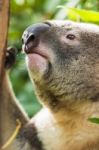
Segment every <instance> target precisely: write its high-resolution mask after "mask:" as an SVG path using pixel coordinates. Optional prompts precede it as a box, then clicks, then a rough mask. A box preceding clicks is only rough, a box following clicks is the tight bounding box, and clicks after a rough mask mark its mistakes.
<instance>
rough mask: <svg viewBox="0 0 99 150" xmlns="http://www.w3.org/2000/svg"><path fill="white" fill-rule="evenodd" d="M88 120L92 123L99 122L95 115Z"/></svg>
mask: <svg viewBox="0 0 99 150" xmlns="http://www.w3.org/2000/svg"><path fill="white" fill-rule="evenodd" d="M88 120H89V121H90V122H92V123H96V124H99V118H96V117H94V118H89V119H88Z"/></svg>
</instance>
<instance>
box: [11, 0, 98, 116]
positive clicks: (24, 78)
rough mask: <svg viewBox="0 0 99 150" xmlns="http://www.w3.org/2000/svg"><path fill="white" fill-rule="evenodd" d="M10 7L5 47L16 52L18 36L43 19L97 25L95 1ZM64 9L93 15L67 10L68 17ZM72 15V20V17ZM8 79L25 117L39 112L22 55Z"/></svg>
mask: <svg viewBox="0 0 99 150" xmlns="http://www.w3.org/2000/svg"><path fill="white" fill-rule="evenodd" d="M10 4H11V5H10V25H9V35H8V45H9V46H15V47H17V48H18V49H19V50H21V45H22V43H21V36H22V33H23V31H24V29H25V28H26V27H28V26H29V25H30V24H33V23H37V22H42V21H43V20H46V19H66V18H70V19H73V20H76V21H78V20H79V21H86V22H94V23H97V24H99V13H98V11H99V0H10ZM59 5H63V6H65V5H66V8H65V9H58V8H57V6H59ZM67 7H68V8H69V7H72V8H73V7H74V8H78V10H79V9H86V10H90V11H95V12H96V13H95V14H94V12H90V11H89V12H88V14H87V13H86V12H84V11H81V12H79V11H77V10H71V9H69V13H68V12H67V10H66V9H67ZM74 11H75V13H74ZM73 14H75V16H72V15H73ZM86 15H87V16H86ZM89 16H91V18H90V17H89ZM75 17H76V18H75ZM89 18H90V20H89ZM94 19H95V20H94ZM10 77H11V81H12V84H13V88H14V91H15V94H16V96H17V98H18V99H19V101H20V103H21V104H22V105H23V107H24V109H25V110H26V112H27V113H28V115H29V116H30V117H32V116H33V115H34V114H35V113H36V112H37V111H38V110H40V108H41V105H40V104H39V103H38V101H37V100H36V96H35V94H34V90H33V89H34V88H33V85H32V84H31V82H30V80H29V77H28V73H27V69H26V66H25V56H24V54H18V55H17V61H16V64H15V65H14V67H13V69H12V70H11V71H10Z"/></svg>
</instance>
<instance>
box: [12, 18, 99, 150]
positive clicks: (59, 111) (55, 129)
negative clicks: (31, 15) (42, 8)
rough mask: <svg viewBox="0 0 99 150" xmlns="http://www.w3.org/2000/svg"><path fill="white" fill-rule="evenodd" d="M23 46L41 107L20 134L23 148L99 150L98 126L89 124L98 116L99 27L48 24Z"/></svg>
mask: <svg viewBox="0 0 99 150" xmlns="http://www.w3.org/2000/svg"><path fill="white" fill-rule="evenodd" d="M22 41H23V46H22V47H23V50H24V52H25V53H26V65H27V69H28V71H29V75H30V79H31V81H32V82H33V83H34V86H35V91H36V95H37V97H38V99H39V101H40V103H41V104H42V106H43V108H42V110H41V111H40V112H39V113H38V114H37V115H36V116H35V117H33V118H32V119H31V120H29V121H28V123H27V124H26V125H25V126H24V127H23V128H22V129H21V131H20V133H19V135H18V137H17V142H18V143H19V144H18V145H21V146H19V149H20V150H21V149H22V150H99V125H98V124H95V123H92V122H90V121H89V118H92V117H99V27H98V26H97V25H93V24H87V23H77V22H73V21H68V20H67V21H56V20H52V21H46V22H43V23H38V24H34V25H31V26H29V27H28V28H27V29H26V30H25V31H24V33H23V35H22ZM20 147H21V148H20ZM19 149H18V150H19ZM15 150H17V149H15Z"/></svg>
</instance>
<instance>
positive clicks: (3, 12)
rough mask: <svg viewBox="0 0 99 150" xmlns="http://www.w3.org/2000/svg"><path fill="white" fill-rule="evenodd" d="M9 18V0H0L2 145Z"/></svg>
mask: <svg viewBox="0 0 99 150" xmlns="http://www.w3.org/2000/svg"><path fill="white" fill-rule="evenodd" d="M8 20H9V0H0V147H1V145H2V138H3V135H2V116H3V115H2V107H3V105H2V104H3V102H2V101H3V98H2V96H3V95H2V91H3V90H4V89H3V86H2V85H3V84H4V83H3V82H4V74H5V72H4V60H5V50H6V44H7V32H8Z"/></svg>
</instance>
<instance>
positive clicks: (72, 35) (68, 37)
mask: <svg viewBox="0 0 99 150" xmlns="http://www.w3.org/2000/svg"><path fill="white" fill-rule="evenodd" d="M66 38H67V39H69V40H74V39H75V35H74V34H68V35H67V36H66Z"/></svg>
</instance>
